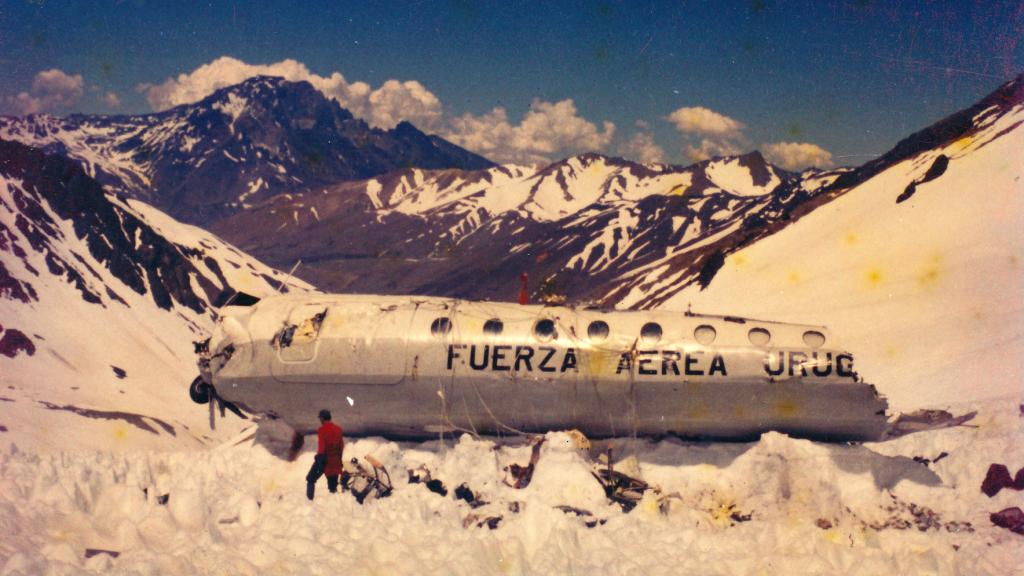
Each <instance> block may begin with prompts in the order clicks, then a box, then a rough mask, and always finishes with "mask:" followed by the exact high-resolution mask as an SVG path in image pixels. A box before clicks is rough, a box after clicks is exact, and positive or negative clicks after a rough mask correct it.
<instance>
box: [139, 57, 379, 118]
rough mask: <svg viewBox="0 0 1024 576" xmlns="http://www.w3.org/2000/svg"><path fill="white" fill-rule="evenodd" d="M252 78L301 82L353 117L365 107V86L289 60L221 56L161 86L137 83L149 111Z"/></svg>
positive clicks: (187, 101)
mask: <svg viewBox="0 0 1024 576" xmlns="http://www.w3.org/2000/svg"><path fill="white" fill-rule="evenodd" d="M253 76H280V77H282V78H284V79H285V80H290V81H292V82H299V81H302V80H305V81H307V82H309V83H310V84H312V85H313V86H314V87H315V88H316V89H317V90H319V91H321V92H323V93H324V95H326V96H328V97H330V98H334V99H336V100H337V101H338V102H339V103H340V104H341V105H342V106H344V107H345V108H347V109H349V110H350V111H351V112H352V113H353V114H355V115H356V116H364V115H365V113H366V110H367V107H368V106H369V99H370V92H371V90H370V85H369V84H366V83H365V82H352V83H349V82H348V81H347V80H345V77H344V76H342V75H341V74H340V73H338V72H335V73H333V74H331V75H330V76H320V75H318V74H314V73H312V72H310V71H309V68H307V67H306V65H305V64H303V63H302V62H299V61H297V60H292V59H290V58H289V59H286V60H282V61H280V62H276V63H274V64H247V63H245V62H243V61H241V60H239V59H237V58H232V57H230V56H221V57H220V58H217V59H216V60H214V61H213V62H210V63H208V64H203V65H202V66H200V67H199V68H196V69H195V70H193V71H192V72H189V73H187V74H179V75H178V76H177V77H176V78H168V79H167V80H165V81H164V82H162V83H161V84H156V85H154V84H140V85H139V87H138V88H139V90H140V91H141V92H143V93H145V94H146V99H147V100H148V101H149V105H150V106H151V107H152V108H153V110H156V111H161V110H166V109H168V108H173V107H174V106H179V105H181V104H191V103H193V102H198V101H199V100H202V99H203V98H205V97H207V96H209V95H210V94H212V93H213V92H214V91H216V90H219V89H220V88H224V87H226V86H231V85H233V84H238V83H239V82H242V81H243V80H246V79H247V78H252V77H253Z"/></svg>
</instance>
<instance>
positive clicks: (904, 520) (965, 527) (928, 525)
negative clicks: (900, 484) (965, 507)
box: [860, 493, 974, 532]
mask: <svg viewBox="0 0 1024 576" xmlns="http://www.w3.org/2000/svg"><path fill="white" fill-rule="evenodd" d="M889 498H890V499H891V500H892V503H891V504H890V505H888V506H886V507H885V511H886V512H889V513H890V514H891V515H890V516H889V518H887V519H885V521H882V522H865V521H863V520H861V521H860V523H861V525H862V526H864V527H865V528H871V529H872V530H875V531H881V530H885V529H887V528H892V529H895V530H909V529H910V528H917V529H918V530H920V531H921V532H927V531H929V530H936V531H938V530H942V529H945V530H946V531H947V532H974V526H973V525H971V523H970V522H964V521H950V522H943V521H942V517H941V516H939V514H938V513H936V512H935V511H934V510H932V509H931V508H928V507H926V506H920V505H918V504H914V503H913V502H904V501H902V500H900V499H899V498H897V497H896V495H895V494H892V493H890V494H889Z"/></svg>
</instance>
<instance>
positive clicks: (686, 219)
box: [213, 78, 1022, 308]
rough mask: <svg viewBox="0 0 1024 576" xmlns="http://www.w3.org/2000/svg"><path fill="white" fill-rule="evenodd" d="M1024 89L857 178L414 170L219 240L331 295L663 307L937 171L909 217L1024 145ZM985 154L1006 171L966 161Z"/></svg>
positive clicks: (722, 172)
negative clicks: (787, 239) (866, 193)
mask: <svg viewBox="0 0 1024 576" xmlns="http://www.w3.org/2000/svg"><path fill="white" fill-rule="evenodd" d="M1021 83H1022V80H1021V79H1020V78H1018V79H1016V80H1014V81H1012V82H1009V83H1007V84H1006V85H1004V86H1002V87H1000V88H999V89H998V90H996V91H995V92H994V93H993V94H991V95H990V96H988V97H987V98H985V99H983V100H982V101H981V102H979V103H978V104H976V105H974V106H972V107H971V108H969V109H967V110H964V111H963V112H960V113H958V114H955V115H953V116H951V117H949V118H947V119H945V120H943V121H940V122H938V123H936V124H935V125H934V126H931V127H929V128H927V129H925V130H922V131H920V132H918V133H916V134H914V135H912V136H910V137H908V138H907V139H906V140H904V141H902V142H900V143H899V144H897V146H896V147H894V148H893V150H892V151H890V152H888V153H887V154H885V155H883V156H881V157H880V158H878V159H876V160H874V161H872V162H869V163H867V164H865V165H863V166H860V167H858V168H840V169H836V170H830V171H818V170H807V171H805V172H803V173H801V174H791V173H786V172H784V171H781V170H779V169H777V168H775V167H773V166H771V165H770V164H768V163H767V162H765V161H764V158H763V157H762V156H761V155H760V154H758V153H756V152H754V153H751V154H748V155H745V156H740V157H727V158H717V159H713V160H709V161H705V162H702V163H700V164H695V165H693V166H688V167H676V166H665V165H642V164H637V163H633V162H629V161H626V160H620V159H615V158H607V157H604V156H599V155H596V154H585V155H582V156H576V157H572V158H569V159H566V160H563V161H560V162H556V163H554V164H551V165H549V166H545V167H524V166H501V167H495V168H490V169H487V170H480V171H461V170H444V171H428V170H418V169H410V170H403V171H399V172H394V173H390V174H388V175H385V176H380V177H376V178H373V179H369V180H366V181H363V182H346V183H343V184H340V185H335V186H325V187H323V188H322V189H314V190H310V191H308V192H306V193H303V194H294V195H281V196H278V197H275V198H274V199H272V200H270V201H268V202H266V203H264V204H262V205H259V206H254V207H253V208H251V209H249V210H246V211H243V212H240V213H238V214H235V215H234V216H232V217H230V218H226V219H223V220H220V221H218V222H217V223H215V224H214V225H213V230H215V231H216V232H217V233H218V234H221V235H222V236H224V237H225V238H228V239H230V240H232V241H233V242H235V243H237V244H238V245H239V246H241V247H242V248H243V249H245V250H247V251H248V252H250V253H252V254H254V255H256V256H257V257H259V258H261V259H263V260H264V261H266V262H268V263H269V264H271V265H274V266H277V267H282V268H283V267H290V266H292V265H293V264H294V263H295V262H297V261H300V260H301V261H302V262H303V264H302V266H301V267H300V272H299V274H300V276H302V277H304V278H306V279H307V280H310V281H312V282H314V283H315V284H317V285H318V286H320V287H323V288H325V289H330V290H336V291H349V292H387V293H428V294H446V295H455V296H461V297H467V298H491V299H498V300H501V299H504V300H511V299H513V298H514V297H515V294H516V291H517V289H518V282H517V278H518V276H519V275H520V274H521V273H523V272H526V273H528V274H529V275H530V277H531V280H532V287H533V290H534V296H535V297H542V296H545V295H559V296H564V297H567V298H568V300H569V301H571V302H573V301H574V302H594V303H598V304H601V305H606V306H607V305H617V306H631V307H640V308H644V307H653V306H658V305H661V304H663V303H665V302H666V301H668V300H669V299H670V298H671V297H672V296H673V295H675V294H676V293H678V292H679V291H681V290H684V289H686V288H688V287H689V288H691V289H694V290H696V289H699V288H703V287H706V286H707V285H708V283H709V282H710V281H711V279H712V278H714V276H715V274H716V273H717V272H718V271H719V269H720V268H721V267H722V266H723V264H724V263H725V260H726V259H727V258H728V257H729V255H730V254H733V253H734V252H736V251H737V250H739V249H741V248H743V247H745V246H750V245H753V244H755V243H756V242H758V241H759V240H761V239H763V238H766V237H770V236H771V235H773V234H775V233H776V232H778V231H779V230H782V229H784V228H786V227H787V226H790V225H792V224H793V223H795V222H798V221H800V220H801V219H802V218H803V217H804V216H805V215H807V214H811V213H814V212H815V211H816V210H818V209H819V208H821V207H823V206H826V205H829V204H830V203H832V202H834V201H836V200H837V199H838V198H841V197H843V196H844V195H848V194H853V193H854V191H856V190H858V189H859V187H861V186H863V185H865V184H866V183H867V182H869V181H871V180H872V179H874V178H876V177H878V176H879V175H880V174H882V173H884V172H886V171H888V170H890V169H892V168H893V167H895V166H898V165H901V164H903V163H905V162H907V161H913V160H914V159H917V160H916V161H917V162H919V163H926V164H927V165H921V166H917V165H915V170H918V172H920V173H917V172H915V173H914V174H913V179H916V181H917V184H915V186H911V185H910V181H909V180H908V182H906V183H904V184H903V185H902V187H901V188H900V190H899V193H898V194H897V199H899V200H900V201H901V203H900V207H903V205H904V204H905V203H906V202H910V201H911V200H912V198H913V194H914V190H915V189H916V188H915V187H921V188H924V187H927V186H936V185H941V183H942V182H943V180H942V178H941V175H942V172H943V170H945V169H946V167H947V165H948V162H949V158H950V156H949V154H951V153H952V152H949V151H948V150H947V152H945V153H944V152H942V151H943V150H946V149H947V148H948V147H950V146H953V147H955V148H957V149H959V148H958V147H962V146H964V142H967V141H974V140H977V139H979V138H984V139H986V141H993V142H996V141H1003V140H1005V139H1007V138H1012V137H1014V136H1013V135H1014V134H1017V133H1018V130H1016V128H1017V125H1018V122H1017V120H1015V118H1017V115H1018V113H1019V109H1020V105H1021ZM993 126H998V128H993ZM974 151H976V152H977V153H978V154H981V155H982V156H988V157H989V160H988V162H990V163H995V164H1000V163H1005V161H1006V158H1005V156H999V155H998V154H995V153H993V152H992V151H991V150H987V149H983V148H980V147H979V148H971V149H966V148H965V149H964V150H963V151H962V152H963V153H964V154H967V153H971V154H973V153H974ZM1000 165H1001V164H1000ZM1011 165H1012V164H1011ZM933 180H934V183H932V182H933ZM896 209H897V207H896V206H893V207H892V209H891V210H889V209H886V210H885V212H886V213H887V214H896V213H897V212H898V211H897V210H896ZM998 213H999V211H998V210H995V211H993V214H998ZM882 216H883V214H882V213H880V214H879V217H882Z"/></svg>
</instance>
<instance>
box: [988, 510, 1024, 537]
mask: <svg viewBox="0 0 1024 576" xmlns="http://www.w3.org/2000/svg"><path fill="white" fill-rule="evenodd" d="M989 519H990V520H992V523H993V524H995V525H996V526H999V527H1000V528H1006V529H1007V530H1009V531H1010V532H1013V533H1014V534H1020V535H1022V536H1024V510H1021V509H1020V508H1018V507H1016V506H1014V507H1013V508H1006V509H1003V510H1000V511H999V512H995V513H993V514H992V515H991V516H989Z"/></svg>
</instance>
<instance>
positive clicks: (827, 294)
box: [623, 99, 1024, 408]
mask: <svg viewBox="0 0 1024 576" xmlns="http://www.w3.org/2000/svg"><path fill="white" fill-rule="evenodd" d="M993 112H994V110H984V111H981V112H979V113H978V114H977V115H976V116H975V117H974V118H973V119H972V121H973V123H974V126H975V128H976V129H975V130H973V131H972V132H971V133H970V134H968V135H965V136H964V137H961V138H957V139H954V140H952V141H950V142H947V143H944V144H943V145H941V146H937V147H934V148H930V149H928V150H925V151H922V152H921V153H918V154H914V155H912V156H911V157H908V158H906V159H904V160H902V161H900V162H898V163H896V164H894V165H891V166H889V167H887V168H886V169H885V170H884V171H882V172H880V173H878V174H876V175H874V176H873V177H871V178H870V179H868V180H866V181H865V182H863V183H861V184H859V185H858V186H856V187H854V188H853V189H851V190H849V191H848V192H846V193H844V194H843V195H842V196H839V197H838V198H836V199H835V200H833V201H831V202H829V203H828V204H825V205H823V206H821V207H819V208H818V209H817V210H815V211H814V212H812V213H810V214H808V215H806V216H804V217H803V218H802V219H800V220H799V221H798V222H796V223H795V224H792V225H790V226H789V227H787V228H785V229H783V230H781V231H780V232H777V233H776V234H774V235H772V236H769V237H767V238H765V239H763V240H761V241H759V242H757V243H754V244H753V245H751V246H748V247H746V248H744V249H742V250H740V251H738V252H735V253H733V254H731V255H730V256H729V257H728V258H726V260H725V262H724V266H723V267H722V269H721V270H720V271H719V272H718V274H717V275H716V276H715V277H714V279H713V280H712V281H711V283H710V285H709V286H708V288H707V289H706V290H703V291H702V290H699V289H697V288H696V287H694V286H691V287H689V288H687V289H686V290H684V291H682V292H681V293H679V294H678V295H676V296H675V297H673V298H672V299H670V300H668V302H667V303H666V304H665V306H668V307H671V306H674V307H685V306H687V305H689V304H691V303H692V304H693V306H694V308H695V309H697V310H703V311H723V310H727V311H729V312H730V313H736V314H760V315H765V316H769V317H772V318H777V319H782V320H789V321H815V322H822V323H825V324H828V325H829V327H830V328H831V329H832V330H833V331H835V333H836V334H837V335H839V336H840V337H842V338H843V339H844V341H845V343H846V346H847V347H848V348H850V349H851V350H854V351H856V352H857V354H858V359H859V360H858V361H859V366H858V371H859V372H860V373H861V374H862V375H863V376H864V377H865V378H866V379H867V380H868V381H870V382H873V383H876V384H877V385H878V387H879V389H880V390H881V391H882V392H883V393H885V394H887V395H888V396H889V398H890V400H891V401H892V403H893V404H894V405H895V407H896V408H906V407H913V406H935V405H937V404H941V403H944V402H953V401H957V400H960V399H964V398H989V397H999V396H1011V397H1021V396H1024V298H1022V297H1021V295H1022V294H1024V267H1022V264H1021V255H1022V254H1024V235H1022V234H1021V231H1022V230H1024V182H1022V177H1024V163H1022V162H1021V150H1024V130H1022V129H1020V128H1019V126H1020V125H1021V123H1022V122H1024V103H1022V102H1021V101H1020V100H1019V99H1018V100H1017V102H1016V103H1014V104H1013V105H1012V106H1011V107H1009V108H1008V109H1005V110H1004V111H1003V113H1002V114H994V113H993ZM642 297H643V295H642V294H639V293H633V294H631V295H630V297H627V298H626V299H625V300H624V301H623V304H625V305H628V304H630V302H635V301H636V300H637V299H638V298H642Z"/></svg>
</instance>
